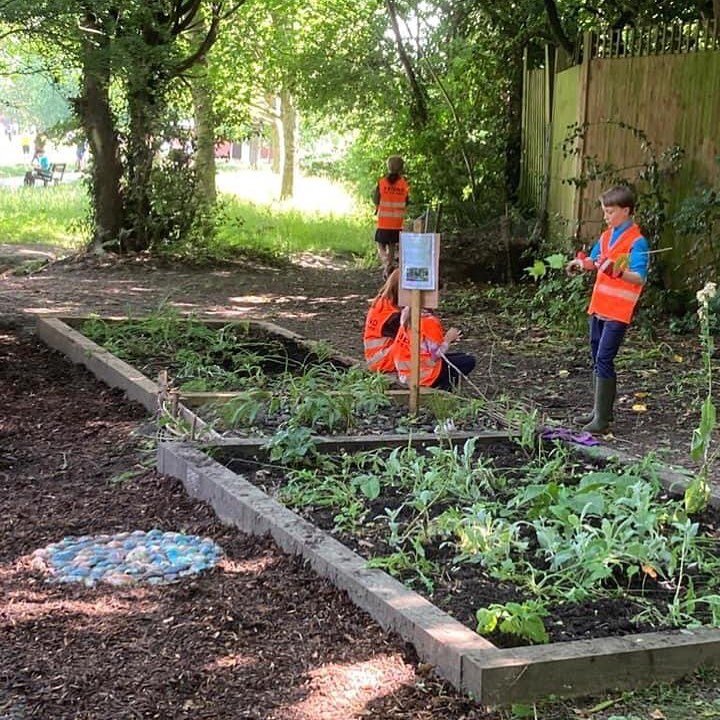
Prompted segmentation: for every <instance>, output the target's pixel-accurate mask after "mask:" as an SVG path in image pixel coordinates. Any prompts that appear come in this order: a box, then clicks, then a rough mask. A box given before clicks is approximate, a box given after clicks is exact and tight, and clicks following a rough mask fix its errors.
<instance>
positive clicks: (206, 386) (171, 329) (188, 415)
mask: <svg viewBox="0 0 720 720" xmlns="http://www.w3.org/2000/svg"><path fill="white" fill-rule="evenodd" d="M38 332H39V334H40V336H41V337H42V338H43V339H44V340H45V341H46V342H48V343H49V344H50V345H53V346H54V347H57V348H58V349H60V350H61V351H63V352H65V353H66V354H68V355H69V356H70V357H71V358H72V359H73V360H75V361H76V362H82V363H84V364H85V365H87V366H88V367H89V368H90V369H91V370H93V371H94V372H96V373H99V377H101V379H103V380H105V381H106V382H108V383H109V384H111V385H115V386H118V387H121V388H123V389H125V390H126V391H127V392H128V395H129V396H130V397H131V398H132V399H136V400H139V401H140V402H142V403H143V404H144V405H145V407H147V408H148V409H149V410H151V411H153V412H156V411H157V410H158V408H159V407H160V408H161V409H162V410H166V411H167V413H166V415H169V416H171V417H172V416H176V415H177V416H179V417H180V419H181V420H182V421H183V422H184V423H186V424H187V423H190V424H191V425H192V429H193V432H192V433H191V434H192V436H193V437H195V436H196V435H197V434H199V433H200V430H202V431H203V435H204V436H205V437H210V438H217V437H227V438H250V439H258V438H265V439H268V440H269V439H271V438H274V437H276V436H278V435H283V434H294V435H296V436H300V435H302V436H304V437H305V438H308V437H310V436H345V435H358V436H360V435H362V436H365V435H375V436H383V437H384V436H387V435H400V436H404V437H408V436H409V434H411V433H412V434H416V435H417V434H422V433H427V434H429V435H430V436H432V435H433V433H434V432H438V431H441V432H442V434H444V435H453V434H455V433H456V432H457V433H460V435H459V436H462V433H467V432H478V431H497V430H499V429H500V427H499V425H500V422H499V419H498V417H497V416H493V414H492V413H488V412H486V411H485V409H484V407H483V404H482V403H481V402H479V401H475V400H470V399H467V398H461V397H458V396H453V395H450V394H449V393H441V392H426V393H424V394H423V403H422V405H423V407H422V409H421V412H420V413H418V415H417V416H415V417H409V415H408V411H407V407H406V399H407V391H406V390H403V389H400V388H399V387H397V386H393V385H392V382H391V380H389V379H388V378H387V377H386V376H382V375H379V374H376V373H369V372H367V371H366V370H364V369H363V368H362V366H361V363H359V362H358V361H355V360H354V359H353V358H350V357H347V356H342V355H337V354H335V353H333V352H332V351H331V349H330V348H328V347H327V346H326V345H323V344H321V343H315V342H312V341H309V340H306V339H304V338H302V337H300V336H298V335H296V334H295V333H291V332H289V331H287V330H285V329H284V328H280V327H278V326H276V325H273V324H271V323H260V322H249V321H246V322H239V323H238V322H235V323H223V322H221V321H206V320H202V321H200V320H197V319H183V318H179V317H176V316H164V315H160V316H153V317H150V318H144V319H117V318H116V319H113V318H62V319H60V318H58V319H52V320H41V321H40V322H39V324H38ZM88 335H89V336H90V337H88ZM154 377H159V378H160V379H159V380H158V381H157V382H155V381H154V380H152V379H151V378H154ZM450 417H451V418H452V425H450V426H447V425H446V424H445V420H447V418H450ZM164 420H165V422H168V421H169V420H170V418H168V417H167V416H166V417H165V418H164Z"/></svg>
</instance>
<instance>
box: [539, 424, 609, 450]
mask: <svg viewBox="0 0 720 720" xmlns="http://www.w3.org/2000/svg"><path fill="white" fill-rule="evenodd" d="M540 437H541V438H542V439H543V440H564V441H565V442H573V443H577V444H578V445H586V446H588V447H590V446H592V445H599V444H600V441H599V440H596V439H595V438H594V437H593V436H592V435H591V434H590V433H589V432H574V431H572V430H568V429H567V428H563V427H553V428H545V429H544V430H543V431H542V432H541V433H540Z"/></svg>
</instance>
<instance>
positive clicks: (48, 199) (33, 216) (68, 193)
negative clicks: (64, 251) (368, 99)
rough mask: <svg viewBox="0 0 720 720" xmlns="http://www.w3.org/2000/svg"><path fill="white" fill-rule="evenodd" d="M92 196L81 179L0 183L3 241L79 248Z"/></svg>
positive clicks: (0, 213) (0, 230)
mask: <svg viewBox="0 0 720 720" xmlns="http://www.w3.org/2000/svg"><path fill="white" fill-rule="evenodd" d="M87 208H88V196H87V191H86V190H85V187H84V186H83V185H81V184H80V183H60V184H59V185H54V186H48V187H43V186H42V185H39V186H35V187H18V188H12V187H4V186H0V243H8V244H13V245H16V244H35V243H42V244H47V245H56V246H58V247H63V248H68V249H78V248H80V247H81V246H82V244H83V242H84V240H85V238H84V237H83V235H82V231H81V224H82V221H83V219H84V218H85V217H86V215H87Z"/></svg>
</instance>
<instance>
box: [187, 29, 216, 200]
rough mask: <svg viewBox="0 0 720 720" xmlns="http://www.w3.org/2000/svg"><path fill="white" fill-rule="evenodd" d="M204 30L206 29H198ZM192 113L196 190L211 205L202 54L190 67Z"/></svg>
mask: <svg viewBox="0 0 720 720" xmlns="http://www.w3.org/2000/svg"><path fill="white" fill-rule="evenodd" d="M199 34H200V36H201V37H202V36H204V35H205V34H206V32H205V30H204V29H202V31H201V32H200V33H199ZM190 88H191V92H192V99H193V106H194V108H193V109H194V114H195V172H196V173H197V182H198V186H197V187H198V193H199V194H200V197H201V199H202V201H203V202H204V203H205V204H207V205H214V204H215V200H216V197H217V190H216V187H215V173H216V168H215V111H214V108H213V96H212V91H211V84H210V80H209V78H208V72H207V60H206V59H205V58H204V57H203V58H202V59H201V60H199V61H198V64H197V65H196V66H195V68H194V70H193V77H192V78H191V80H190Z"/></svg>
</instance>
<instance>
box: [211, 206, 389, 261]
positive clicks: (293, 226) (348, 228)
mask: <svg viewBox="0 0 720 720" xmlns="http://www.w3.org/2000/svg"><path fill="white" fill-rule="evenodd" d="M223 203H224V213H223V216H224V219H223V222H222V224H221V226H220V228H219V231H218V236H217V240H216V246H217V250H218V252H219V253H221V254H225V253H230V254H232V252H233V251H234V250H236V251H243V252H248V253H250V254H252V253H257V254H261V255H263V254H270V255H274V256H278V257H288V256H291V255H295V254H299V253H316V254H329V255H344V256H349V255H355V256H365V255H367V254H368V253H369V252H370V251H372V252H374V250H375V247H374V245H375V244H374V242H373V241H372V239H373V233H372V223H371V222H370V221H369V220H368V218H365V217H361V216H336V215H321V214H319V213H308V212H300V211H299V210H290V209H288V210H278V209H276V208H272V209H271V208H269V207H266V206H263V205H257V204H254V203H250V202H245V201H241V200H238V199H237V198H235V197H232V196H223Z"/></svg>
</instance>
